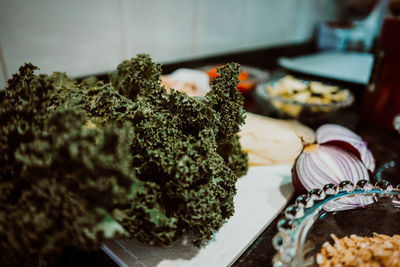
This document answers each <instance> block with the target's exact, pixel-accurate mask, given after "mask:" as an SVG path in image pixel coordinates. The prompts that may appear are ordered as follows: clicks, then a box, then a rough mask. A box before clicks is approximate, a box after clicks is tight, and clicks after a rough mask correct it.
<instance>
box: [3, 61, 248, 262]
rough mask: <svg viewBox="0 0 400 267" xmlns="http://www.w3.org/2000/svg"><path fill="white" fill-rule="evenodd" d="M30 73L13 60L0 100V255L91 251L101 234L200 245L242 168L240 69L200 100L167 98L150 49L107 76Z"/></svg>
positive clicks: (225, 208) (221, 217)
mask: <svg viewBox="0 0 400 267" xmlns="http://www.w3.org/2000/svg"><path fill="white" fill-rule="evenodd" d="M34 70H35V67H34V66H33V65H30V64H27V65H25V66H23V67H21V69H20V73H19V74H16V75H14V77H13V79H11V80H9V82H8V84H9V86H8V88H7V89H6V96H5V97H4V98H3V99H2V100H1V101H2V102H1V103H0V122H1V128H0V149H1V151H4V153H1V155H0V164H1V166H2V168H1V169H0V198H1V204H0V240H1V241H0V248H1V249H2V250H8V251H13V252H17V253H19V254H21V255H27V254H28V255H34V254H39V255H50V254H53V253H55V252H59V251H61V250H62V249H64V248H66V247H69V246H77V247H80V248H90V247H95V246H97V245H99V243H100V242H101V241H102V240H103V238H113V237H115V233H114V232H112V231H111V232H110V231H109V230H110V229H116V230H118V231H117V232H121V233H125V234H129V236H130V237H133V238H137V239H139V240H140V241H142V242H145V243H147V244H152V245H168V244H171V243H173V242H174V241H176V240H178V239H179V238H181V237H182V236H183V235H186V236H188V237H190V239H191V242H192V243H194V244H195V245H200V244H202V242H204V241H206V240H209V239H210V238H211V236H212V234H213V233H214V232H215V231H216V230H218V229H219V228H220V227H221V225H222V224H223V223H224V221H225V220H226V219H227V218H229V217H230V216H231V215H232V214H233V211H234V206H233V197H234V195H235V192H236V189H235V183H236V181H237V179H238V176H240V175H243V174H245V173H246V171H247V154H246V153H244V152H243V151H242V150H241V147H240V143H239V138H238V135H237V133H238V131H239V127H240V125H241V124H243V123H244V110H243V98H242V96H241V95H240V93H239V92H238V91H237V83H238V78H237V77H238V75H239V65H238V64H234V63H231V64H228V65H226V66H224V67H222V68H221V69H220V70H219V73H220V74H221V76H220V77H217V78H216V79H215V80H214V81H213V83H212V88H213V90H212V91H211V92H210V93H208V94H207V95H206V96H205V97H202V98H191V97H189V96H187V95H186V94H184V93H180V92H177V91H172V92H170V93H167V91H166V90H165V88H164V87H162V86H161V85H160V74H161V66H160V65H158V64H154V63H153V62H152V61H151V59H150V57H149V56H148V55H138V56H137V57H136V58H133V59H131V60H127V61H124V62H122V63H121V64H120V65H119V66H118V69H117V72H115V73H113V74H111V76H110V81H111V82H110V83H104V82H101V81H98V82H96V80H95V79H86V80H84V81H82V82H77V81H75V80H73V79H71V78H69V77H67V76H66V75H65V74H62V73H54V74H53V75H51V76H46V75H39V76H36V75H34V73H33V72H34ZM3 166H4V167H3ZM105 218H108V219H107V220H106V219H105ZM108 221H109V222H110V223H109V224H107V222H108ZM111 226H112V227H111ZM120 226H122V227H123V228H122V227H120ZM10 229H11V230H10ZM21 233H24V235H22V234H21ZM25 233H26V234H25ZM10 253H11V252H10Z"/></svg>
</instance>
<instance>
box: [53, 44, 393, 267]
mask: <svg viewBox="0 0 400 267" xmlns="http://www.w3.org/2000/svg"><path fill="white" fill-rule="evenodd" d="M313 51H314V47H313V45H312V43H308V44H302V45H295V46H285V47H280V48H273V49H266V50H260V51H254V52H246V53H237V54H232V55H225V56H220V57H213V58H206V59H201V60H196V61H190V62H181V63H176V64H168V65H165V66H164V67H163V70H164V72H165V73H169V72H172V71H173V70H175V69H177V68H181V67H188V68H197V67H200V66H204V65H210V64H217V63H221V62H228V61H236V62H239V63H241V64H244V65H250V66H256V67H259V68H263V69H266V70H269V71H270V72H271V74H272V77H274V76H279V75H282V70H281V69H279V68H277V66H276V59H277V58H278V57H280V56H296V55H301V54H307V53H311V52H313ZM302 77H304V76H302ZM345 86H346V87H348V88H349V89H350V90H352V91H353V92H354V93H355V95H356V101H355V104H354V105H353V107H352V108H349V109H346V110H343V111H339V112H338V113H337V114H336V115H335V116H332V117H331V118H329V120H327V121H326V122H329V123H337V124H340V125H342V126H345V127H348V128H349V129H351V130H353V131H355V132H356V133H357V134H359V135H360V136H361V137H363V138H364V139H365V140H366V141H367V142H368V144H369V147H370V149H371V151H372V153H373V155H374V156H375V158H376V171H375V176H377V179H379V178H380V179H385V180H388V181H390V182H391V183H392V184H395V185H397V184H399V183H400V166H399V165H400V142H399V141H400V134H398V133H396V132H394V131H393V132H392V131H388V130H383V129H380V128H376V127H375V126H373V125H369V124H367V123H365V122H363V121H362V120H361V119H360V116H359V114H360V103H361V99H362V94H363V87H362V86H359V85H351V84H345ZM245 109H246V110H247V111H250V112H253V113H256V114H261V115H267V114H265V112H264V111H263V109H262V108H261V107H260V106H259V105H258V104H257V102H256V101H255V96H254V92H252V93H250V94H248V95H246V97H245ZM320 124H321V122H318V123H311V124H309V125H308V126H309V127H311V128H313V129H316V128H317V127H318V126H319V125H320ZM390 161H394V162H395V164H396V165H395V167H394V168H391V169H387V170H384V171H383V169H382V168H380V167H381V166H383V165H384V164H385V163H387V162H390ZM294 199H295V198H294V197H293V198H292V199H291V200H290V201H289V204H290V203H292V202H293V201H294ZM279 218H280V216H278V217H277V218H276V219H275V220H274V221H273V222H272V223H271V224H270V225H269V226H268V227H267V228H266V229H265V230H264V231H263V233H262V234H261V235H260V236H259V237H258V238H257V239H256V240H255V241H254V242H253V244H252V245H250V247H249V248H248V249H247V250H246V251H245V252H244V253H243V254H242V255H241V257H240V258H239V259H238V260H237V261H236V262H235V263H234V265H233V266H270V265H271V260H272V257H273V255H274V254H275V250H274V248H273V247H272V238H273V236H274V235H275V233H276V232H277V229H276V223H277V221H278V220H279ZM57 266H116V265H115V263H114V262H113V261H112V260H111V259H110V258H108V256H106V255H105V254H104V253H103V252H101V251H96V252H92V253H84V252H77V251H75V250H70V251H67V252H66V253H64V255H63V256H62V257H61V259H60V260H59V261H58V263H57Z"/></svg>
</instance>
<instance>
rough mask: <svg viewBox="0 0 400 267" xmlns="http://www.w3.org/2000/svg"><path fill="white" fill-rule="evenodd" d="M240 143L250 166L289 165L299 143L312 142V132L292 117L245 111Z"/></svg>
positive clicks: (298, 151) (297, 153) (296, 152)
mask: <svg viewBox="0 0 400 267" xmlns="http://www.w3.org/2000/svg"><path fill="white" fill-rule="evenodd" d="M239 135H240V137H241V138H240V143H241V145H242V149H243V150H244V151H246V152H247V153H248V154H249V165H250V166H266V165H276V164H291V165H293V163H294V160H295V159H296V157H297V156H298V155H299V153H300V152H301V150H302V148H303V144H302V139H303V142H306V143H312V142H314V140H315V133H314V131H313V130H312V129H310V128H308V127H307V126H305V125H303V124H301V123H299V122H298V121H295V120H278V119H273V118H269V117H265V116H260V115H256V114H253V113H246V123H245V125H243V126H242V128H241V131H240V133H239Z"/></svg>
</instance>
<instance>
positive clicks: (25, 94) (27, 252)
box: [0, 64, 137, 265]
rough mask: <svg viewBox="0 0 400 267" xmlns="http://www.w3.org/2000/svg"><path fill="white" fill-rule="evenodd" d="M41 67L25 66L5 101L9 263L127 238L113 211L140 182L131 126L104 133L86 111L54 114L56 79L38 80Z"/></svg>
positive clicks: (2, 172) (2, 248)
mask: <svg viewBox="0 0 400 267" xmlns="http://www.w3.org/2000/svg"><path fill="white" fill-rule="evenodd" d="M35 69H37V68H36V67H34V66H33V65H31V64H26V65H24V66H23V67H21V68H20V71H19V74H15V75H14V76H13V78H12V79H10V80H9V81H8V84H9V85H8V87H7V88H6V91H5V93H6V96H5V97H4V99H3V100H2V102H1V103H0V150H1V151H2V153H0V165H1V166H2V167H1V168H0V254H1V259H2V262H3V263H4V264H6V265H9V264H15V265H23V264H25V263H26V262H24V260H25V259H27V258H35V257H36V258H37V257H52V256H55V255H57V254H59V253H60V252H62V250H63V249H66V248H68V247H72V246H73V247H78V248H83V249H90V248H97V247H99V245H100V244H101V241H102V240H103V239H105V238H112V237H114V234H115V236H120V235H117V233H118V232H120V233H121V234H123V233H124V230H123V228H122V227H121V225H119V224H117V223H116V222H115V221H113V220H111V219H110V218H111V217H110V213H111V212H112V211H113V210H114V206H115V205H116V204H118V203H123V202H126V200H127V198H128V196H129V195H130V194H132V193H133V191H134V190H133V189H135V186H136V185H137V183H136V182H135V181H136V177H135V176H134V172H133V171H132V167H131V157H130V154H129V147H127V146H126V144H127V143H129V138H128V132H127V131H128V129H129V126H126V125H124V127H121V128H115V127H113V126H112V125H106V126H105V127H104V130H103V131H99V130H97V129H91V127H88V126H87V118H86V115H85V114H84V113H83V112H81V111H78V110H72V109H59V110H57V111H54V112H50V111H49V107H50V105H51V101H52V100H51V99H52V98H53V97H54V94H55V93H56V86H55V84H56V81H55V79H54V77H48V76H45V75H39V76H36V75H34V70H35ZM85 125H86V126H85ZM10 255H14V256H13V257H11V256H10ZM31 264H38V263H31Z"/></svg>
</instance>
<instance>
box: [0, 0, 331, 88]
mask: <svg viewBox="0 0 400 267" xmlns="http://www.w3.org/2000/svg"><path fill="white" fill-rule="evenodd" d="M335 14H336V11H335V4H334V1H332V0H170V1H166V0H115V1H113V0H86V1H82V0H80V1H78V0H68V1H57V0H35V1H32V0H0V47H1V48H2V50H3V51H2V52H3V56H4V60H5V64H6V71H7V73H8V76H9V77H10V76H11V74H12V73H15V72H16V71H17V70H18V67H19V66H20V65H21V64H23V63H24V62H32V63H33V64H35V65H37V66H39V67H40V68H41V72H44V73H49V72H51V71H66V72H67V73H68V74H69V75H74V76H77V75H86V74H96V73H102V72H108V71H110V70H112V69H115V67H116V66H117V65H118V63H119V62H120V61H122V60H123V59H127V58H129V57H132V56H134V55H136V54H137V53H143V52H145V53H149V54H151V55H152V57H153V59H154V60H155V61H159V62H164V63H167V62H176V61H181V60H187V59H191V58H198V57H204V56H210V55H214V54H221V53H228V52H233V51H243V50H250V49H254V48H261V47H268V46H272V45H279V44H287V43H298V42H303V41H306V40H308V39H309V38H310V37H311V35H312V33H313V30H314V27H315V23H316V22H318V21H321V20H323V19H330V18H333V17H335ZM3 86H4V79H3V78H0V88H2V87H3Z"/></svg>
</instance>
